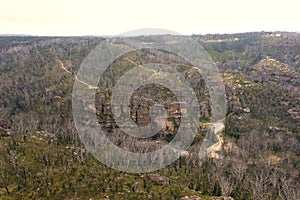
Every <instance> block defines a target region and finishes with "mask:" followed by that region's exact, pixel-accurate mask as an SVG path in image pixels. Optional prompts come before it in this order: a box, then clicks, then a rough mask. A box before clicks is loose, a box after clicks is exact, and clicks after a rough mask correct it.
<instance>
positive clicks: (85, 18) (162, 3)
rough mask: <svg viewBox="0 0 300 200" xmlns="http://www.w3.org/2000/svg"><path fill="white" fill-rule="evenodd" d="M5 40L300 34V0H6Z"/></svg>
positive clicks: (0, 1) (2, 9)
mask: <svg viewBox="0 0 300 200" xmlns="http://www.w3.org/2000/svg"><path fill="white" fill-rule="evenodd" d="M0 5H1V6H0V34H27V35H45V36H46V35H47V36H48V35H49V36H52V35H53V36H80V35H81V36H82V35H112V36H113V35H118V34H120V33H123V32H127V31H131V30H134V29H141V28H160V29H168V30H171V31H175V32H178V33H180V34H185V35H190V34H208V33H239V32H250V31H292V32H300V11H299V9H300V1H299V0H284V1H281V0H280V1H278V0H248V1H245V0H206V1H202V0H180V1H179V0H151V1H150V0H84V1H83V0H47V1H46V0H0Z"/></svg>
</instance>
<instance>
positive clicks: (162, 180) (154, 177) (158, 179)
mask: <svg viewBox="0 0 300 200" xmlns="http://www.w3.org/2000/svg"><path fill="white" fill-rule="evenodd" d="M148 177H149V179H150V180H151V181H153V182H154V183H155V184H158V185H164V186H168V185H170V179H169V178H168V177H166V176H161V175H159V174H149V175H148Z"/></svg>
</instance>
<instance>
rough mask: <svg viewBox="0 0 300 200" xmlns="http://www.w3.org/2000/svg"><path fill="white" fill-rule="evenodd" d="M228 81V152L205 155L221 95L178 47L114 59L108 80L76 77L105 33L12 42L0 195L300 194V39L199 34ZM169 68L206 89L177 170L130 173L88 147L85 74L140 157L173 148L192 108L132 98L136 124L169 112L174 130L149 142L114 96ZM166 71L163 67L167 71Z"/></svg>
mask: <svg viewBox="0 0 300 200" xmlns="http://www.w3.org/2000/svg"><path fill="white" fill-rule="evenodd" d="M192 38H193V39H195V40H197V41H198V42H199V43H200V44H201V45H202V46H203V47H204V48H205V49H206V51H207V52H208V53H209V55H210V56H211V58H212V59H213V60H214V62H215V63H216V65H217V67H218V69H219V70H220V74H221V76H222V78H223V81H224V84H225V89H226V99H227V104H228V105H227V113H226V118H225V123H224V125H225V127H224V129H223V130H222V133H221V136H220V138H219V143H218V145H219V146H218V147H216V146H215V147H216V148H215V149H214V150H213V151H212V152H210V154H209V155H208V156H207V157H205V158H201V159H200V158H199V156H198V152H199V149H200V146H201V144H202V142H203V139H204V137H205V136H206V134H208V133H209V131H208V130H209V129H210V125H211V124H210V116H211V109H210V105H211V102H210V96H209V93H208V90H207V86H206V85H205V82H204V80H203V78H202V77H201V74H199V73H198V72H197V70H195V69H194V68H193V66H192V65H191V64H190V63H189V62H187V61H185V60H183V59H182V58H180V57H179V56H177V55H175V54H171V53H169V52H165V51H160V50H154V49H141V50H137V51H134V52H130V53H128V54H126V55H124V56H122V57H120V58H118V59H117V60H116V61H115V62H114V63H112V64H111V65H110V67H109V69H108V70H107V71H106V72H105V73H104V76H103V77H102V79H101V80H99V84H98V85H97V87H96V86H94V88H92V86H88V85H85V83H84V81H83V80H79V78H78V77H77V76H76V74H77V71H78V70H79V68H80V65H81V64H82V62H83V61H84V59H85V58H86V57H87V55H88V54H89V53H90V52H91V51H92V50H93V49H94V48H95V47H96V46H97V45H98V44H99V43H100V42H101V41H103V40H104V38H100V37H29V36H24V37H21V36H2V37H0V72H1V73H0V97H1V98H0V199H185V200H188V199H222V198H223V199H235V200H238V199H241V200H242V199H255V200H256V199H276V200H277V199H289V200H297V199H300V192H299V188H300V125H299V124H300V34H298V33H289V32H255V33H242V34H223V35H219V34H215V35H193V36H192ZM149 62H151V63H162V64H166V65H168V66H171V67H172V68H174V69H176V70H177V71H179V72H180V74H181V75H182V76H183V77H185V78H186V80H188V81H189V82H190V84H191V86H192V87H193V89H194V90H195V92H196V95H197V99H198V102H199V108H200V111H201V117H200V119H199V126H200V128H199V130H198V133H197V135H196V137H195V139H194V141H193V143H192V145H191V146H190V148H189V149H188V150H187V151H184V152H183V154H182V156H181V157H180V158H179V159H178V160H177V161H176V162H175V163H173V164H171V165H169V166H167V167H165V168H163V169H161V170H158V171H154V172H149V173H142V174H130V173H125V172H119V171H116V170H113V169H110V168H108V167H106V166H105V165H103V164H101V163H100V162H99V161H97V160H96V159H95V158H94V157H93V156H92V155H91V154H90V153H89V152H88V151H87V150H86V149H85V148H84V146H83V145H82V143H81V141H80V140H79V137H78V134H77V130H76V128H75V125H74V121H73V115H72V89H73V84H74V81H75V80H76V79H77V80H79V81H81V82H82V84H83V86H85V87H90V89H95V90H96V99H95V102H96V105H88V108H89V109H92V110H95V112H96V114H97V117H98V121H99V123H100V125H101V127H102V128H103V129H104V130H105V131H106V134H107V136H108V137H109V139H110V140H111V141H112V142H113V143H114V144H115V145H118V146H119V147H121V148H123V149H125V150H129V151H132V152H148V151H151V150H155V149H159V148H161V147H162V146H163V145H166V144H167V143H168V142H170V141H171V140H172V139H173V138H174V136H175V135H176V132H177V131H178V127H179V126H180V122H181V117H182V113H183V112H184V109H183V108H180V106H179V103H178V99H177V98H176V97H175V95H174V93H172V92H171V91H170V90H168V89H167V88H164V87H162V86H159V85H154V84H148V85H145V86H144V87H140V88H139V89H138V90H136V92H135V93H134V94H133V96H132V97H131V100H130V105H129V106H130V108H131V117H132V119H133V120H134V121H135V122H136V123H137V124H139V125H147V124H149V123H150V118H149V106H150V105H153V104H155V103H160V104H162V105H163V106H164V107H165V108H166V110H167V114H168V117H167V120H166V125H165V127H164V128H163V129H162V130H161V131H160V132H159V133H158V134H157V135H156V136H153V137H151V138H147V139H143V140H142V139H136V138H133V137H130V136H128V135H126V134H125V133H123V132H122V131H120V130H119V128H118V126H117V124H116V122H115V120H114V119H113V117H112V111H111V105H110V104H111V103H110V102H111V93H112V88H113V87H114V85H115V84H116V82H117V80H118V79H119V78H120V77H121V76H122V75H123V74H124V73H125V72H126V71H128V70H129V69H132V68H133V67H135V66H139V65H142V64H144V63H149ZM156 73H160V72H156Z"/></svg>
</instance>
